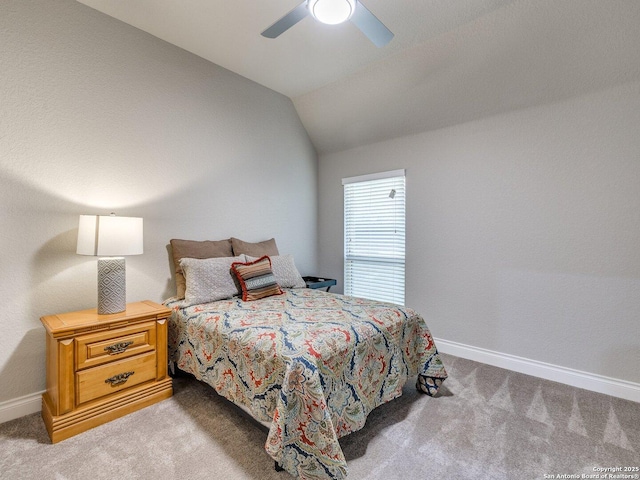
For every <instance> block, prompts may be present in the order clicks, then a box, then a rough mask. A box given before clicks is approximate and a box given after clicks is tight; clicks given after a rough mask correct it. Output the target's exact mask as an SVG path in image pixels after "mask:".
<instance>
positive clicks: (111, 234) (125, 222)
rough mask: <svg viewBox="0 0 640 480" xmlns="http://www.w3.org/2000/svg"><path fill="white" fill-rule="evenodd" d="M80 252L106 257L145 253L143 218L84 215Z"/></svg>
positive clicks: (79, 230)
mask: <svg viewBox="0 0 640 480" xmlns="http://www.w3.org/2000/svg"><path fill="white" fill-rule="evenodd" d="M76 253H78V254H79V255H98V256H102V257H105V256H122V255H140V254H142V253H143V236H142V218H140V217H116V216H109V215H80V223H79V224H78V246H77V250H76Z"/></svg>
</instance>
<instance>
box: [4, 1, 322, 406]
mask: <svg viewBox="0 0 640 480" xmlns="http://www.w3.org/2000/svg"><path fill="white" fill-rule="evenodd" d="M0 105H1V108H0V111H1V114H0V201H1V205H2V206H1V209H0V246H1V251H2V256H1V257H0V271H2V277H1V278H2V280H0V298H2V299H3V306H2V309H1V311H2V313H1V314H0V330H1V331H2V332H3V333H2V335H0V402H2V401H6V400H9V399H15V398H18V397H20V396H23V395H29V394H33V393H34V392H37V391H40V390H42V389H44V388H45V378H44V363H45V358H44V353H45V352H44V329H43V328H42V326H41V324H40V321H39V317H40V316H42V315H45V314H52V313H57V312H64V311H71V310H76V309H81V308H92V307H94V306H95V304H96V259H95V258H94V257H83V256H79V255H76V254H75V241H76V234H77V223H78V215H79V214H108V213H109V212H111V211H115V212H116V213H117V214H119V215H130V216H141V217H143V218H144V222H145V223H144V225H145V228H144V232H145V245H144V247H145V252H144V254H143V255H140V256H132V257H128V258H127V283H128V289H127V290H128V295H127V298H128V300H130V301H136V300H143V299H150V300H154V301H161V300H163V299H164V298H166V297H168V296H169V295H171V294H172V293H173V291H174V284H173V279H172V276H171V270H170V266H169V257H168V252H167V244H168V241H169V240H170V239H171V238H175V237H178V238H188V239H221V238H227V237H229V236H232V235H233V236H237V237H239V238H242V239H244V240H247V241H258V240H264V239H267V238H270V237H275V238H276V240H277V242H278V246H279V247H280V251H281V253H291V254H293V255H294V257H295V259H296V262H297V264H298V268H299V269H300V270H301V272H302V273H303V274H304V273H313V272H315V267H316V264H317V262H316V260H317V258H316V250H317V248H316V247H317V243H316V241H317V231H316V228H317V183H316V181H317V157H316V154H315V151H314V149H313V147H312V145H311V143H310V141H309V139H308V136H307V134H306V132H305V130H304V128H303V127H302V125H301V123H300V121H299V118H298V116H297V114H296V112H295V110H294V108H293V106H292V103H291V101H290V100H289V99H288V98H286V97H284V96H282V95H280V94H277V93H275V92H273V91H271V90H268V89H266V88H264V87H262V86H259V85H257V84H255V83H253V82H251V81H249V80H247V79H245V78H243V77H240V76H238V75H236V74H233V73H231V72H229V71H227V70H225V69H223V68H220V67H218V66H216V65H213V64H211V63H209V62H206V61H204V60H203V59H201V58H199V57H196V56H194V55H191V54H189V53H187V52H185V51H183V50H181V49H179V48H177V47H174V46H171V45H169V44H167V43H164V42H162V41H160V40H158V39H156V38H154V37H152V36H150V35H148V34H145V33H143V32H141V31H139V30H137V29H135V28H133V27H130V26H128V25H125V24H123V23H121V22H118V21H116V20H114V19H112V18H110V17H107V16H105V15H103V14H100V13H98V12H96V11H94V10H92V9H90V8H88V7H86V6H84V5H81V4H79V3H77V2H74V1H72V0H56V1H48V0H39V1H29V0H16V1H6V0H5V1H3V2H2V3H0Z"/></svg>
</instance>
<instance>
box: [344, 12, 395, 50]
mask: <svg viewBox="0 0 640 480" xmlns="http://www.w3.org/2000/svg"><path fill="white" fill-rule="evenodd" d="M351 22H352V23H354V24H355V25H356V27H358V28H359V29H360V30H361V31H362V33H364V34H365V35H366V36H367V38H368V39H369V40H371V41H372V42H373V44H374V45H375V46H376V47H384V46H385V45H386V44H387V43H389V42H390V41H391V39H392V38H393V33H392V32H391V30H389V29H388V28H387V27H385V26H384V24H383V23H382V22H381V21H380V20H378V18H377V17H376V16H375V15H374V14H373V13H371V12H370V11H369V10H367V7H365V6H364V5H363V4H362V3H361V2H357V4H356V11H355V12H353V16H352V17H351Z"/></svg>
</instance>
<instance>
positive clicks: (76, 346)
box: [40, 300, 173, 443]
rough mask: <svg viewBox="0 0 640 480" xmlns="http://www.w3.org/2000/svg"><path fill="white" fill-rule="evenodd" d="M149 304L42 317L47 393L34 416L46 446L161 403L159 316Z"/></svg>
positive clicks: (166, 383)
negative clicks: (44, 431)
mask: <svg viewBox="0 0 640 480" xmlns="http://www.w3.org/2000/svg"><path fill="white" fill-rule="evenodd" d="M170 314H171V311H170V310H169V309H168V308H166V307H164V306H162V305H159V304H157V303H154V302H150V301H148V300H147V301H144V302H137V303H129V304H128V305H127V309H126V310H125V311H124V312H120V313H114V314H110V315H98V313H97V311H96V309H95V308H94V309H91V310H82V311H78V312H69V313H62V314H58V315H48V316H46V317H42V318H41V319H40V321H41V322H42V324H43V325H44V328H45V329H46V331H47V391H46V392H45V393H44V394H43V395H42V418H43V419H44V423H45V425H46V427H47V431H48V432H49V436H50V437H51V441H52V442H53V443H56V442H59V441H60V440H64V439H66V438H69V437H71V436H73V435H76V434H78V433H80V432H84V431H85V430H88V429H90V428H93V427H96V426H98V425H101V424H103V423H106V422H109V421H111V420H113V419H115V418H118V417H121V416H123V415H126V414H128V413H131V412H134V411H136V410H139V409H141V408H143V407H146V406H148V405H151V404H153V403H156V402H158V401H160V400H162V399H165V398H168V397H170V396H171V395H172V394H173V388H172V384H171V378H170V377H169V376H168V375H167V318H168V317H169V315H170Z"/></svg>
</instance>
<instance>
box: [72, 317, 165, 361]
mask: <svg viewBox="0 0 640 480" xmlns="http://www.w3.org/2000/svg"><path fill="white" fill-rule="evenodd" d="M155 348H156V322H146V323H142V324H139V325H131V326H129V327H124V328H118V329H117V330H115V331H106V332H98V333H91V334H88V335H82V336H80V337H77V338H76V370H82V369H85V368H89V367H95V366H97V365H102V364H104V363H107V362H113V361H116V360H120V359H123V358H128V357H132V356H134V355H138V354H140V353H145V352H150V351H154V350H155Z"/></svg>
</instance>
